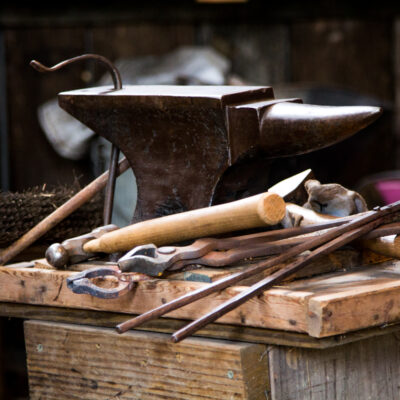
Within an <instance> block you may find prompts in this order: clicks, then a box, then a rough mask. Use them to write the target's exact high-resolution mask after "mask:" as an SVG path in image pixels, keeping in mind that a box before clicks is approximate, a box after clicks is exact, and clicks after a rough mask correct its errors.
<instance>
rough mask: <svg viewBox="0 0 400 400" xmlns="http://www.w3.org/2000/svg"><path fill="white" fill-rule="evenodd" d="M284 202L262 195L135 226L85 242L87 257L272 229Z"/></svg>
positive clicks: (279, 215) (281, 216) (84, 248)
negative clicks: (264, 227) (194, 239)
mask: <svg viewBox="0 0 400 400" xmlns="http://www.w3.org/2000/svg"><path fill="white" fill-rule="evenodd" d="M285 208H286V207H285V202H284V200H283V199H282V197H280V196H279V195H277V194H275V193H268V192H267V193H262V194H259V195H256V196H252V197H248V198H245V199H242V200H237V201H234V202H231V203H226V204H220V205H217V206H212V207H206V208H201V209H197V210H192V211H187V212H183V213H180V214H173V215H167V216H165V217H161V218H156V219H152V220H147V221H143V222H139V223H136V224H133V225H129V226H127V227H124V228H121V229H118V230H116V231H113V232H109V233H106V234H104V235H102V236H101V237H99V238H97V239H93V240H90V241H88V242H87V243H85V244H84V245H83V250H84V251H85V252H88V253H97V252H103V253H114V252H117V251H128V250H130V249H131V248H132V247H133V246H137V245H141V244H146V243H154V244H155V245H156V246H160V245H164V244H168V243H174V242H179V241H182V240H187V239H193V238H198V237H203V236H209V235H217V234H221V233H225V232H231V231H237V230H242V229H249V228H256V227H262V226H267V225H276V224H278V223H279V222H280V221H282V219H283V218H284V216H285Z"/></svg>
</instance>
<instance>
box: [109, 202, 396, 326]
mask: <svg viewBox="0 0 400 400" xmlns="http://www.w3.org/2000/svg"><path fill="white" fill-rule="evenodd" d="M399 209H400V202H397V203H394V204H392V205H389V206H386V207H383V208H382V209H381V210H380V211H379V212H378V211H369V212H366V213H364V214H363V215H362V216H355V217H354V218H352V219H351V220H350V221H349V222H348V223H346V224H345V225H342V226H338V227H335V228H333V229H331V230H329V231H328V232H326V233H324V234H322V235H319V236H315V237H312V238H310V240H309V241H307V242H305V243H301V244H299V245H297V246H294V247H292V248H291V249H289V250H288V251H287V252H285V253H283V254H281V255H279V256H276V257H273V258H271V259H269V260H266V261H261V262H259V263H257V264H255V265H253V266H251V267H249V268H247V269H246V270H245V271H241V272H237V273H234V274H232V275H229V276H227V277H225V278H222V279H219V280H218V281H216V282H214V283H211V284H210V285H207V286H206V287H202V288H199V289H197V290H194V291H193V292H190V293H187V294H185V295H183V296H181V297H179V298H177V299H174V300H172V301H170V302H169V303H166V304H163V305H161V306H160V307H157V308H155V309H153V310H150V311H148V312H146V313H144V314H142V315H139V316H137V317H135V318H132V319H130V320H128V321H125V322H123V323H121V324H119V325H117V326H116V330H117V332H119V333H123V332H126V331H127V330H128V329H131V328H134V327H136V326H139V325H141V324H143V323H144V322H147V321H150V320H152V319H155V318H158V317H160V316H162V315H164V314H167V313H168V312H171V311H173V310H176V309H178V308H180V307H183V306H185V305H186V304H189V303H192V302H194V301H196V300H199V299H201V298H203V297H205V296H208V295H209V294H211V293H214V292H217V291H219V290H222V289H225V288H226V287H228V286H231V285H233V284H235V283H237V282H239V281H241V280H243V279H246V278H248V277H251V276H254V275H256V274H258V273H260V272H263V271H264V270H266V269H268V268H271V267H273V266H275V265H277V264H280V263H283V262H286V261H287V260H289V259H290V258H292V257H294V256H296V255H299V254H301V253H302V252H304V251H306V250H310V249H312V248H315V247H317V246H320V245H323V244H324V243H327V242H329V241H330V240H333V239H335V238H336V237H338V236H340V235H341V234H343V233H345V232H347V231H349V230H351V229H354V228H356V227H359V226H361V225H363V224H366V223H368V222H369V221H371V220H374V219H377V218H379V217H383V216H386V215H387V214H390V213H393V212H396V211H398V210H399ZM380 223H381V222H380Z"/></svg>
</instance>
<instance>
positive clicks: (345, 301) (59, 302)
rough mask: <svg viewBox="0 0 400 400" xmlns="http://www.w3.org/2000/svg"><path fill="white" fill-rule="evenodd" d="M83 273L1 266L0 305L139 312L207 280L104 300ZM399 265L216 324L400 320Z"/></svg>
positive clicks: (282, 292)
mask: <svg viewBox="0 0 400 400" xmlns="http://www.w3.org/2000/svg"><path fill="white" fill-rule="evenodd" d="M74 273H76V272H67V271H54V270H46V269H39V268H7V267H2V268H0V301H4V302H17V303H25V304H37V305H46V306H55V307H69V308H80V309H89V310H100V311H113V312H120V313H129V314H140V313H143V312H145V311H147V310H149V309H152V308H155V307H157V306H159V305H161V304H162V303H165V302H167V301H170V300H172V299H174V298H177V297H179V296H181V295H182V294H184V293H187V292H189V291H191V290H194V289H196V288H198V287H202V286H204V285H207V283H201V282H187V281H179V280H166V279H162V280H161V279H154V280H150V281H144V282H140V283H139V284H138V285H137V286H136V287H135V288H134V289H133V290H132V291H131V292H129V293H128V294H127V295H125V296H123V297H121V298H119V299H113V300H104V299H98V298H94V297H91V296H89V295H77V294H74V293H72V292H71V291H70V290H69V289H68V288H67V287H66V284H65V279H66V277H67V276H69V275H70V274H74ZM244 288H245V287H243V286H234V287H230V288H228V289H226V290H223V291H220V292H218V293H214V294H213V295H210V296H209V297H207V298H205V299H202V300H199V301H197V302H195V303H193V304H189V305H187V306H185V307H182V308H181V309H178V310H175V311H173V312H171V313H170V314H168V316H167V317H171V318H177V319H189V320H190V319H194V318H198V317H200V316H201V315H204V313H206V312H208V311H211V310H212V309H213V308H215V307H216V306H218V305H219V304H221V303H222V302H225V301H226V300H228V299H230V298H231V297H232V296H234V295H236V294H238V293H240V292H241V291H242V290H243V289H244ZM399 294H400V262H394V261H391V262H386V263H383V264H379V265H376V266H367V267H364V268H355V269H353V270H351V271H347V272H335V273H331V274H325V275H322V276H318V277H315V278H312V279H304V280H298V281H294V282H290V283H287V284H285V285H283V286H280V287H275V288H273V289H271V290H269V291H266V292H264V294H263V295H261V296H258V297H256V298H253V299H251V300H249V301H248V302H246V303H245V304H243V305H242V306H240V307H238V308H237V309H235V310H233V311H231V312H230V313H228V314H226V315H225V316H223V317H222V318H220V319H219V320H218V321H217V322H218V323H224V324H233V325H242V326H253V327H260V328H269V329H276V330H287V331H295V332H305V333H308V334H310V335H311V336H313V337H326V336H332V335H338V334H341V333H345V332H348V331H353V330H359V329H363V328H368V327H372V326H379V325H382V324H387V323H391V322H395V321H398V320H400V300H399V298H400V297H399Z"/></svg>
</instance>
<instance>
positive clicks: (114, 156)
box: [29, 54, 122, 225]
mask: <svg viewBox="0 0 400 400" xmlns="http://www.w3.org/2000/svg"><path fill="white" fill-rule="evenodd" d="M88 59H90V60H96V61H99V62H101V63H103V65H105V66H106V68H107V69H108V71H109V72H110V74H111V77H112V80H113V83H114V90H120V89H122V80H121V74H120V73H119V71H118V69H117V68H116V67H115V65H114V64H113V63H112V62H111V61H110V60H109V59H108V58H106V57H103V56H100V55H98V54H82V55H80V56H77V57H73V58H70V59H68V60H64V61H61V62H60V63H58V64H56V65H53V66H52V67H46V66H45V65H43V64H42V63H40V62H39V61H36V60H32V61H31V62H30V63H29V65H30V66H31V67H33V68H34V69H36V70H37V71H39V72H53V71H57V70H59V69H61V68H63V67H65V66H66V65H69V64H72V63H74V62H76V61H82V60H88ZM118 159H119V149H118V147H117V146H115V145H114V144H113V145H112V148H111V158H110V167H109V175H108V181H107V186H106V193H105V198H104V210H103V220H104V225H108V224H110V223H111V217H112V209H113V203H114V191H115V182H116V179H117V169H118Z"/></svg>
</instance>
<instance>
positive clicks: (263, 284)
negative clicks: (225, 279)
mask: <svg viewBox="0 0 400 400" xmlns="http://www.w3.org/2000/svg"><path fill="white" fill-rule="evenodd" d="M380 223H381V221H380V219H377V220H374V221H372V222H369V223H367V224H365V225H362V226H360V227H358V228H355V229H352V230H351V231H349V232H345V233H343V234H342V235H340V236H338V237H336V238H335V239H333V240H331V241H329V242H327V243H325V244H323V245H322V246H320V247H318V248H317V249H316V250H314V251H312V252H311V253H310V254H309V255H307V256H304V257H302V258H300V260H297V261H295V262H293V263H291V264H289V265H287V266H286V267H284V268H282V269H280V270H278V271H276V272H274V273H273V274H271V275H270V276H267V277H266V278H264V279H262V280H261V281H259V282H257V283H256V284H254V285H252V286H250V287H249V288H248V289H245V290H243V291H242V292H241V293H239V294H238V295H236V296H234V297H233V298H231V299H229V300H228V301H226V302H225V303H223V304H221V305H220V306H218V307H216V308H215V309H214V310H213V311H211V312H210V313H208V314H206V315H204V316H203V317H200V318H199V319H197V320H195V321H193V322H191V323H190V324H188V325H186V326H184V327H183V328H181V329H179V330H178V331H176V332H175V333H174V334H172V341H173V342H174V343H177V342H180V341H181V340H183V339H184V338H186V337H188V336H190V335H192V334H193V333H195V332H196V331H198V330H199V329H201V328H202V327H203V326H205V325H207V324H209V323H211V322H214V321H215V320H216V319H218V318H220V317H222V316H223V315H225V314H226V313H228V312H229V311H232V310H233V309H235V308H237V307H239V306H240V305H241V304H243V303H244V302H246V301H247V300H249V299H251V298H252V297H254V296H257V295H259V294H261V293H262V292H264V291H265V290H267V289H269V288H271V287H272V286H274V285H276V284H278V283H280V282H282V280H284V279H285V278H287V277H289V276H290V275H292V274H294V273H296V272H298V271H299V270H300V269H302V268H304V267H306V266H307V265H309V264H310V263H311V262H312V261H314V260H316V259H317V258H319V257H322V256H323V255H326V254H328V253H330V252H332V251H334V250H336V249H338V248H339V247H342V246H344V245H345V244H347V243H350V242H351V241H353V240H355V239H358V238H359V237H360V236H362V235H363V234H365V233H366V232H369V231H371V230H372V229H374V228H375V227H376V226H377V225H378V224H380Z"/></svg>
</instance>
